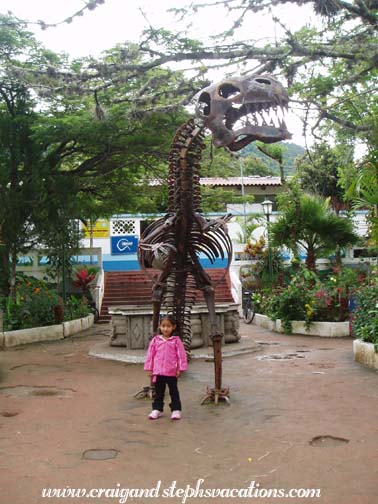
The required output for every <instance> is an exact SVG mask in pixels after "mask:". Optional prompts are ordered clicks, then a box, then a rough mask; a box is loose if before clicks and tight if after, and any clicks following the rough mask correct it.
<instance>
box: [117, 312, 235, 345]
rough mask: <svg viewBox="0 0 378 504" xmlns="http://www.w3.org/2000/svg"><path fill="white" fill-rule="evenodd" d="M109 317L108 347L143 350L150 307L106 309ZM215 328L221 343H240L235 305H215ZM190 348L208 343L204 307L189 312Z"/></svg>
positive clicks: (148, 333)
mask: <svg viewBox="0 0 378 504" xmlns="http://www.w3.org/2000/svg"><path fill="white" fill-rule="evenodd" d="M108 311H109V313H110V314H111V316H112V320H111V327H112V334H111V339H110V345H111V346H120V347H126V348H128V349H130V350H138V349H146V348H147V347H148V344H149V341H150V336H151V334H152V308H151V307H146V306H145V307H141V306H123V307H122V306H118V307H110V308H109V310H108ZM216 313H217V322H218V328H219V330H220V332H221V333H222V334H224V341H223V343H233V342H237V341H239V340H240V336H239V332H238V331H239V313H238V305H217V306H216ZM191 327H192V346H191V348H200V347H202V346H209V345H210V344H211V341H210V338H209V335H210V319H209V314H208V310H207V307H206V306H205V305H196V306H195V307H194V308H193V309H192V313H191Z"/></svg>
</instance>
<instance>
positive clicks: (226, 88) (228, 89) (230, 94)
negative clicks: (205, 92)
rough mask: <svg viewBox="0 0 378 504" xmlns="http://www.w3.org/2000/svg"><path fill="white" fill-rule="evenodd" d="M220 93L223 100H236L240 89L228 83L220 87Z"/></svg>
mask: <svg viewBox="0 0 378 504" xmlns="http://www.w3.org/2000/svg"><path fill="white" fill-rule="evenodd" d="M218 93H219V96H221V97H222V98H235V96H237V95H238V94H239V93H240V89H239V88H237V87H236V86H234V85H233V84H230V83H229V82H226V83H225V84H222V85H221V86H219V89H218Z"/></svg>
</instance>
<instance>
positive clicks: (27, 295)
mask: <svg viewBox="0 0 378 504" xmlns="http://www.w3.org/2000/svg"><path fill="white" fill-rule="evenodd" d="M0 307H1V308H2V309H3V312H4V331H14V330H17V329H28V328H31V327H41V326H49V325H53V324H57V323H61V322H62V321H63V317H64V320H72V319H75V318H81V317H85V316H86V315H88V314H89V313H90V312H91V310H90V308H89V307H88V306H87V303H83V302H82V300H81V299H76V298H73V297H71V298H69V299H68V301H67V303H66V304H65V305H64V306H63V300H62V298H61V297H60V296H59V295H58V294H57V292H56V289H55V286H53V285H51V284H49V283H47V282H44V281H42V280H38V279H36V278H34V277H30V276H25V275H22V274H18V275H17V280H16V284H15V295H14V296H13V297H7V298H3V299H2V300H0Z"/></svg>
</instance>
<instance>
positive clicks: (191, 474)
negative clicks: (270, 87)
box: [0, 323, 378, 504]
mask: <svg viewBox="0 0 378 504" xmlns="http://www.w3.org/2000/svg"><path fill="white" fill-rule="evenodd" d="M241 332H242V336H243V340H242V341H243V343H242V345H244V346H247V347H248V346H249V347H250V348H251V350H254V351H252V352H251V353H248V352H242V353H241V354H240V355H233V356H231V357H230V358H227V359H224V362H223V377H224V379H223V381H224V385H229V386H230V387H231V401H232V403H231V405H230V406H227V405H225V404H220V405H218V406H214V405H205V406H200V400H201V398H202V396H203V395H204V393H205V390H206V386H207V385H210V386H212V385H213V364H212V363H211V362H207V361H206V360H205V359H194V360H193V361H192V362H191V364H190V368H189V370H188V372H186V373H185V374H184V375H183V377H182V378H181V379H180V384H179V388H180V392H181V396H182V402H183V408H184V409H183V419H182V420H181V421H179V422H171V421H170V419H169V414H168V412H167V411H166V415H165V416H164V417H163V418H161V419H159V420H157V421H149V420H148V418H147V415H148V413H149V411H150V403H149V401H148V400H137V399H134V398H133V394H134V393H135V392H137V391H138V390H139V389H140V388H141V386H143V385H146V384H147V382H148V381H147V379H146V376H145V373H144V372H143V370H142V366H141V365H140V364H131V363H125V362H122V361H114V360H107V359H99V358H96V357H93V356H91V355H89V353H90V352H92V353H93V349H96V348H97V349H98V348H99V347H103V348H105V347H106V341H107V338H108V329H107V327H106V326H105V327H104V326H95V327H94V328H93V329H91V330H89V331H86V332H85V333H82V336H81V337H80V338H74V339H66V340H61V341H56V342H49V343H47V342H46V343H38V344H33V345H27V346H24V347H18V348H14V349H9V350H6V351H3V352H1V353H0V363H1V364H2V367H3V368H4V370H5V379H4V380H3V381H2V382H1V383H0V469H1V471H0V503H1V504H36V503H38V504H41V503H44V502H75V503H78V504H81V503H84V502H85V503H88V502H97V503H101V504H105V503H113V502H120V500H121V499H120V497H119V496H120V490H121V488H123V489H129V490H130V489H134V490H135V492H134V494H133V493H132V492H131V493H130V492H129V496H128V498H127V502H136V503H149V504H151V503H156V504H163V503H168V504H170V503H179V502H182V501H183V495H181V496H180V494H177V492H176V490H175V489H174V488H173V487H172V482H173V481H176V487H177V488H182V489H183V491H185V488H188V486H190V487H191V489H195V487H196V485H197V489H206V488H207V489H215V490H216V489H218V491H220V489H224V490H227V489H228V490H231V489H235V490H242V489H246V488H247V487H251V484H252V482H253V484H254V485H255V486H254V488H255V489H259V490H264V491H265V492H267V490H273V489H276V490H277V489H284V490H285V492H287V491H290V490H292V489H319V490H320V492H321V496H320V498H310V497H308V498H291V499H282V498H279V497H278V496H277V497H270V498H264V495H267V494H266V493H265V494H264V492H262V493H261V494H260V497H246V496H243V492H239V494H238V496H236V493H237V492H236V493H235V496H234V497H231V496H230V493H229V494H228V497H227V495H226V494H227V492H224V493H223V494H222V495H218V497H217V498H212V497H208V498H206V497H201V496H200V494H199V492H197V497H193V498H188V499H187V500H186V502H191V503H197V502H198V503H200V502H209V503H210V502H211V503H214V502H215V503H216V504H222V503H228V502H232V503H234V504H241V503H244V502H264V503H269V504H274V503H276V502H279V501H281V502H282V501H284V502H285V501H289V502H302V503H303V502H306V503H309V502H318V503H321V504H376V503H377V502H378V473H377V468H378V423H377V413H378V386H377V385H378V374H377V372H375V371H371V370H369V369H366V368H364V367H362V366H361V365H359V364H357V363H355V362H354V361H353V352H352V340H351V339H349V338H345V339H323V338H317V337H303V336H286V335H282V334H276V333H272V332H269V331H267V330H265V329H261V328H258V327H255V326H253V325H252V326H247V325H244V324H243V323H241ZM104 342H105V345H104ZM256 342H259V343H258V346H257V345H256ZM256 350H258V351H256ZM227 351H228V352H231V349H227ZM168 402H169V401H168V400H167V403H168ZM202 480H204V481H203V482H202ZM159 481H160V484H159ZM159 485H160V486H159ZM198 485H200V486H199V487H198ZM47 488H51V489H54V488H57V489H58V488H59V489H67V491H68V490H70V489H77V490H79V489H86V492H88V491H91V490H95V489H104V492H102V496H101V497H97V498H93V499H91V498H89V497H73V498H68V497H66V498H64V499H63V497H61V498H43V497H42V492H43V489H47ZM169 488H170V490H169ZM111 489H113V492H111V491H110V490H111ZM117 489H118V497H116V495H117V494H116V491H117ZM137 489H140V490H142V489H145V490H146V491H147V490H148V491H152V489H155V494H156V495H157V496H156V495H154V494H153V493H152V494H151V495H150V496H148V493H146V492H145V493H144V494H143V496H140V497H138V496H137V492H136V490H137ZM106 490H107V494H106V495H105V491H106ZM164 490H166V495H167V496H164V495H165V494H164ZM193 491H194V490H193ZM175 492H176V494H175ZM189 493H190V492H189ZM250 493H251V491H250ZM124 494H125V492H124ZM187 494H188V492H187ZM244 494H245V495H246V494H247V490H245V492H244ZM97 495H99V494H98V493H97ZM111 495H113V497H112V496H111ZM133 495H134V496H133ZM169 495H176V496H175V497H170V496H169ZM256 495H257V494H256ZM124 498H125V497H124Z"/></svg>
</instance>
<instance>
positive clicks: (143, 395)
mask: <svg viewBox="0 0 378 504" xmlns="http://www.w3.org/2000/svg"><path fill="white" fill-rule="evenodd" d="M154 395H155V387H151V386H150V385H148V386H146V387H143V388H142V390H140V391H139V392H137V393H136V394H134V397H135V398H136V399H153V398H154Z"/></svg>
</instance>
